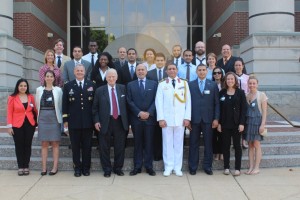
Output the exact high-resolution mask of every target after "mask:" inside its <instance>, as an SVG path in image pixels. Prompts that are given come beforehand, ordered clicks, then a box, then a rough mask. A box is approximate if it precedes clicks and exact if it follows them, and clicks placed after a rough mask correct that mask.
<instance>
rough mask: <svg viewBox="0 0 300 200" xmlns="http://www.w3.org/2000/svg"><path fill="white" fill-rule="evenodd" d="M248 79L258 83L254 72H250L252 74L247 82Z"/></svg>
mask: <svg viewBox="0 0 300 200" xmlns="http://www.w3.org/2000/svg"><path fill="white" fill-rule="evenodd" d="M250 80H256V81H257V83H258V79H257V77H256V76H255V75H254V74H252V75H250V76H249V79H248V83H249V81H250Z"/></svg>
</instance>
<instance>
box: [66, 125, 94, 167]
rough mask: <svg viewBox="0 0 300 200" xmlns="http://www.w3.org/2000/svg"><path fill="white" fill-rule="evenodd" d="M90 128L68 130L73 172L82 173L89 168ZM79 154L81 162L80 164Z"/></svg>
mask: <svg viewBox="0 0 300 200" xmlns="http://www.w3.org/2000/svg"><path fill="white" fill-rule="evenodd" d="M92 135H93V129H92V128H84V129H70V140H71V146H72V154H73V164H74V170H75V171H80V170H82V171H83V172H85V171H89V170H90V168H91V150H92ZM80 152H81V154H82V156H81V157H82V162H80Z"/></svg>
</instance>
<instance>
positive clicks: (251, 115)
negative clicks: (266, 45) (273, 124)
mask: <svg viewBox="0 0 300 200" xmlns="http://www.w3.org/2000/svg"><path fill="white" fill-rule="evenodd" d="M248 87H249V93H248V94H247V96H246V99H247V103H248V104H247V105H248V110H247V115H246V129H245V130H246V131H245V132H246V140H247V141H248V144H249V151H248V154H249V170H248V171H247V172H246V174H248V175H255V174H258V173H259V164H260V161H261V157H262V152H261V146H260V141H262V140H263V136H262V135H261V133H263V132H264V130H265V124H266V118H267V99H268V98H267V96H266V95H265V93H263V92H260V91H258V90H257V87H258V79H257V78H256V77H255V76H250V77H249V80H248Z"/></svg>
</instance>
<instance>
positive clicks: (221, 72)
mask: <svg viewBox="0 0 300 200" xmlns="http://www.w3.org/2000/svg"><path fill="white" fill-rule="evenodd" d="M216 74H222V72H214V73H213V75H216Z"/></svg>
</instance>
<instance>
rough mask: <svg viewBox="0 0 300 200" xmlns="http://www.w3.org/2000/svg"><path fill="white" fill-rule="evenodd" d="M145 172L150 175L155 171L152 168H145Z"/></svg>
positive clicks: (153, 174)
mask: <svg viewBox="0 0 300 200" xmlns="http://www.w3.org/2000/svg"><path fill="white" fill-rule="evenodd" d="M146 172H147V173H148V174H149V175H150V176H155V175H156V173H155V171H154V170H153V169H146Z"/></svg>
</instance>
